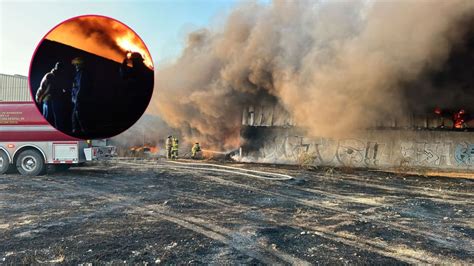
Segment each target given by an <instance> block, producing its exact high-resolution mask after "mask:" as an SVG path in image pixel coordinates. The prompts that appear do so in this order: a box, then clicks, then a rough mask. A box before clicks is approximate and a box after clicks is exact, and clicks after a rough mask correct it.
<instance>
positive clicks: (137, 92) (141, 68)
mask: <svg viewBox="0 0 474 266" xmlns="http://www.w3.org/2000/svg"><path fill="white" fill-rule="evenodd" d="M129 55H130V56H129V57H128V56H126V57H125V59H124V60H123V62H122V65H121V66H120V75H121V76H122V78H123V79H124V80H125V82H126V91H125V93H124V95H123V97H125V99H127V102H128V104H133V106H134V108H133V109H132V110H130V111H129V113H128V114H129V115H130V116H129V119H130V120H134V119H138V117H139V116H140V115H141V114H142V112H143V111H144V110H145V108H146V105H147V104H148V100H149V97H150V95H151V91H152V90H153V71H152V70H151V69H150V68H148V67H147V66H146V65H145V63H144V62H143V61H144V59H143V57H142V55H141V54H140V53H137V52H133V53H130V54H129ZM129 63H130V65H131V67H129V66H128V64H129ZM128 104H127V105H128Z"/></svg>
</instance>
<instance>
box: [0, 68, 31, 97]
mask: <svg viewBox="0 0 474 266" xmlns="http://www.w3.org/2000/svg"><path fill="white" fill-rule="evenodd" d="M30 101H32V98H31V93H30V89H29V87H28V78H27V77H25V76H21V75H7V74H0V102H30Z"/></svg>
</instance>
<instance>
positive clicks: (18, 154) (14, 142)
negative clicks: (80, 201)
mask: <svg viewBox="0 0 474 266" xmlns="http://www.w3.org/2000/svg"><path fill="white" fill-rule="evenodd" d="M115 154H116V148H115V147H113V146H109V145H107V141H106V140H92V141H85V140H80V139H76V138H73V137H70V136H68V135H66V134H64V133H62V132H59V131H58V130H56V129H55V128H53V127H52V126H51V125H49V123H48V122H47V121H46V120H45V119H44V118H43V116H42V115H41V114H40V112H39V110H38V108H37V107H36V104H35V103H34V102H33V100H32V98H31V95H30V91H29V89H28V80H27V77H24V76H18V75H13V76H12V75H5V74H0V174H5V173H7V172H10V171H13V170H15V169H16V170H17V171H18V172H19V173H20V174H22V175H28V176H35V175H40V174H42V173H44V172H45V171H46V168H47V166H48V165H54V166H56V167H57V168H63V169H67V168H69V166H71V165H79V164H82V163H84V162H86V161H93V160H101V159H104V158H108V157H112V156H115Z"/></svg>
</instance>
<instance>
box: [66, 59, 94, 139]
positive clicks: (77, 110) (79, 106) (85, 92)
mask: <svg viewBox="0 0 474 266" xmlns="http://www.w3.org/2000/svg"><path fill="white" fill-rule="evenodd" d="M71 63H72V64H73V65H74V67H75V68H76V73H75V75H74V80H73V84H72V90H71V101H72V105H73V108H72V134H73V135H74V136H78V137H82V136H85V134H87V133H88V132H87V127H88V125H87V122H88V121H87V120H88V117H87V113H88V110H87V109H88V108H94V107H93V106H87V101H88V100H89V99H88V97H90V95H91V90H92V78H91V76H90V73H89V72H87V70H86V67H85V62H84V59H83V58H81V57H76V58H74V59H73V60H72V62H71Z"/></svg>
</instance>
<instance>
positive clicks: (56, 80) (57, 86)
mask: <svg viewBox="0 0 474 266" xmlns="http://www.w3.org/2000/svg"><path fill="white" fill-rule="evenodd" d="M67 83H68V82H67V78H66V71H65V69H64V66H63V64H62V63H61V62H57V63H56V64H55V66H54V68H53V69H52V70H51V71H50V72H48V73H46V75H44V77H43V79H42V80H41V84H40V87H39V88H38V91H37V92H36V96H35V99H36V102H37V103H40V104H42V108H43V110H42V113H43V116H44V118H45V119H46V120H48V122H49V123H50V124H52V125H53V126H54V127H55V128H57V129H59V130H64V123H65V119H64V116H63V114H64V110H63V108H62V106H63V99H62V98H63V97H62V95H63V94H64V93H65V92H66V88H67V86H68V85H67Z"/></svg>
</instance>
